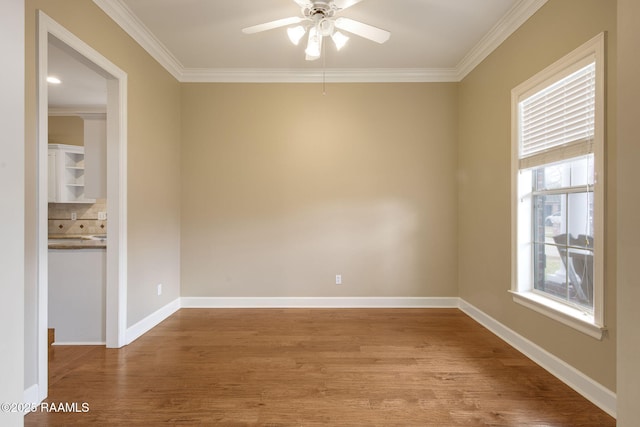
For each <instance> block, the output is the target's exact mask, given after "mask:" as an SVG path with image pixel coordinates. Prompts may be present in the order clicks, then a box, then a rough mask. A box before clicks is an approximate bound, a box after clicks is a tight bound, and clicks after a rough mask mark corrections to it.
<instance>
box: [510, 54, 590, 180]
mask: <svg viewBox="0 0 640 427" xmlns="http://www.w3.org/2000/svg"><path fill="white" fill-rule="evenodd" d="M595 71H596V66H595V62H592V63H590V64H588V65H587V66H585V67H583V68H581V69H579V70H578V71H576V72H574V73H572V74H570V75H568V76H567V77H565V78H563V79H561V80H559V81H558V82H556V83H555V84H553V85H551V86H549V87H547V88H545V89H543V90H541V91H540V92H538V93H535V94H533V95H531V96H529V97H528V98H526V99H524V100H522V101H521V102H520V103H519V106H518V107H519V114H520V126H521V127H520V147H519V148H520V153H519V154H520V156H519V157H520V159H521V160H520V167H521V168H529V167H533V166H538V165H541V164H544V163H550V162H554V161H559V160H564V159H568V158H571V157H576V156H580V155H585V154H589V153H591V152H592V151H593V148H592V142H593V139H594V121H595V77H596V76H595V74H596V72H595Z"/></svg>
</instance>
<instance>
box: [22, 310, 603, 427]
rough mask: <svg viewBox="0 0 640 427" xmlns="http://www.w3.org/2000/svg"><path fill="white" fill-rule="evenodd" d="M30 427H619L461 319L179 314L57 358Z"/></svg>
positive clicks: (378, 313) (440, 315)
mask: <svg viewBox="0 0 640 427" xmlns="http://www.w3.org/2000/svg"><path fill="white" fill-rule="evenodd" d="M47 402H50V403H55V404H58V403H60V402H77V403H78V406H79V407H80V405H81V403H82V402H87V403H88V404H89V411H88V412H86V413H82V412H77V413H45V412H35V413H31V414H29V415H27V416H26V417H25V425H26V426H48V425H49V426H62V425H65V426H67V425H123V426H132V425H141V426H142V425H144V426H157V425H224V426H242V425H268V426H299V425H300V426H314V425H336V426H463V425H464V426H518V427H521V426H598V427H606V426H614V425H615V420H614V419H613V418H611V417H610V416H608V415H607V414H605V413H604V412H603V411H601V410H600V409H598V408H597V407H595V406H594V405H593V404H591V403H589V402H588V401H587V400H585V399H584V398H583V397H581V396H580V395H578V394H577V393H576V392H574V391H573V390H571V389H570V388H569V387H567V386H566V385H564V384H563V383H562V382H560V381H559V380H557V379H556V378H555V377H553V376H552V375H551V374H549V373H548V372H546V371H545V370H544V369H542V368H540V367H539V366H537V365H536V364H534V363H533V362H531V361H530V360H529V359H527V358H526V357H524V356H523V355H522V354H520V353H519V352H518V351H516V350H515V349H513V348H512V347H510V346H509V345H507V344H506V343H504V342H503V341H501V340H500V339H499V338H497V337H496V336H494V335H493V334H492V333H491V332H489V331H488V330H486V329H484V328H483V327H482V326H480V325H479V324H477V323H476V322H475V321H473V320H472V319H471V318H469V317H467V316H466V315H465V314H464V313H462V312H461V311H459V310H456V309H335V310H333V309H331V310H330V309H224V310H211V309H182V310H180V311H178V312H177V313H176V314H174V315H173V316H171V317H170V318H169V319H167V320H165V321H164V322H162V323H161V324H160V325H159V326H158V327H156V328H154V329H153V330H152V331H150V332H148V333H147V334H146V335H144V336H142V337H141V338H139V339H138V340H137V341H135V342H134V343H132V344H130V345H129V346H127V347H124V348H122V349H105V348H104V347H75V348H69V347H55V346H54V347H53V349H52V350H51V361H50V390H49V398H48V399H47Z"/></svg>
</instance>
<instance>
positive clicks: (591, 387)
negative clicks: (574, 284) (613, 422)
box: [460, 299, 616, 418]
mask: <svg viewBox="0 0 640 427" xmlns="http://www.w3.org/2000/svg"><path fill="white" fill-rule="evenodd" d="M460 310H462V311H463V312H464V313H466V314H467V315H468V316H469V317H471V318H472V319H474V320H475V321H476V322H478V323H480V324H481V325H482V326H484V327H485V328H487V329H488V330H490V331H491V332H493V333H494V334H496V335H497V336H498V337H500V338H501V339H502V340H503V341H505V342H506V343H508V344H509V345H511V346H512V347H514V348H515V349H517V350H518V351H519V352H521V353H522V354H524V355H525V356H527V357H528V358H530V359H531V360H533V361H534V362H536V363H537V364H538V365H540V366H541V367H543V368H544V369H546V370H547V371H549V372H550V373H551V374H552V375H553V376H555V377H556V378H558V379H559V380H560V381H562V382H564V383H565V384H567V385H568V386H569V387H571V388H572V389H574V390H575V391H577V392H578V393H580V394H581V395H582V396H584V397H585V398H586V399H587V400H589V401H590V402H592V403H593V404H594V405H596V406H598V407H599V408H600V409H602V410H603V411H605V412H606V413H607V414H609V415H611V416H612V417H614V418H615V417H616V394H615V393H614V392H612V391H611V390H609V389H608V388H606V387H604V386H603V385H601V384H599V383H597V382H596V381H594V380H593V379H591V378H590V377H588V376H586V375H585V374H583V373H582V372H580V371H578V370H577V369H575V368H574V367H573V366H571V365H569V364H568V363H566V362H565V361H563V360H561V359H559V358H558V357H556V356H554V355H553V354H551V353H549V352H548V351H546V350H545V349H543V348H542V347H540V346H538V345H537V344H534V343H533V342H531V341H529V340H528V339H526V338H525V337H523V336H522V335H519V334H518V333H516V332H514V331H513V330H511V329H509V328H508V327H506V326H505V325H503V324H502V323H500V322H498V321H497V320H496V319H494V318H492V317H491V316H489V315H487V314H485V313H484V312H482V311H481V310H479V309H478V308H476V307H474V306H473V305H471V304H469V303H468V302H466V301H464V300H463V299H460Z"/></svg>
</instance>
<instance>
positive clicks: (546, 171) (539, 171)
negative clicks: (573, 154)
mask: <svg viewBox="0 0 640 427" xmlns="http://www.w3.org/2000/svg"><path fill="white" fill-rule="evenodd" d="M535 175H536V179H535V182H534V187H533V189H534V191H543V190H554V189H558V188H565V187H579V186H582V185H584V186H585V187H586V186H587V185H593V154H589V155H588V156H582V157H578V158H574V159H570V160H565V161H562V162H558V163H552V164H548V165H545V166H542V167H539V168H536V169H535Z"/></svg>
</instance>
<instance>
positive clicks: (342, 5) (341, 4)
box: [296, 0, 362, 10]
mask: <svg viewBox="0 0 640 427" xmlns="http://www.w3.org/2000/svg"><path fill="white" fill-rule="evenodd" d="M296 1H297V0H296ZM361 1H362V0H333V4H335V5H336V7H337V8H338V9H340V10H344V9H346V8H348V7H351V6H353V5H354V4H357V3H360V2H361Z"/></svg>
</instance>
